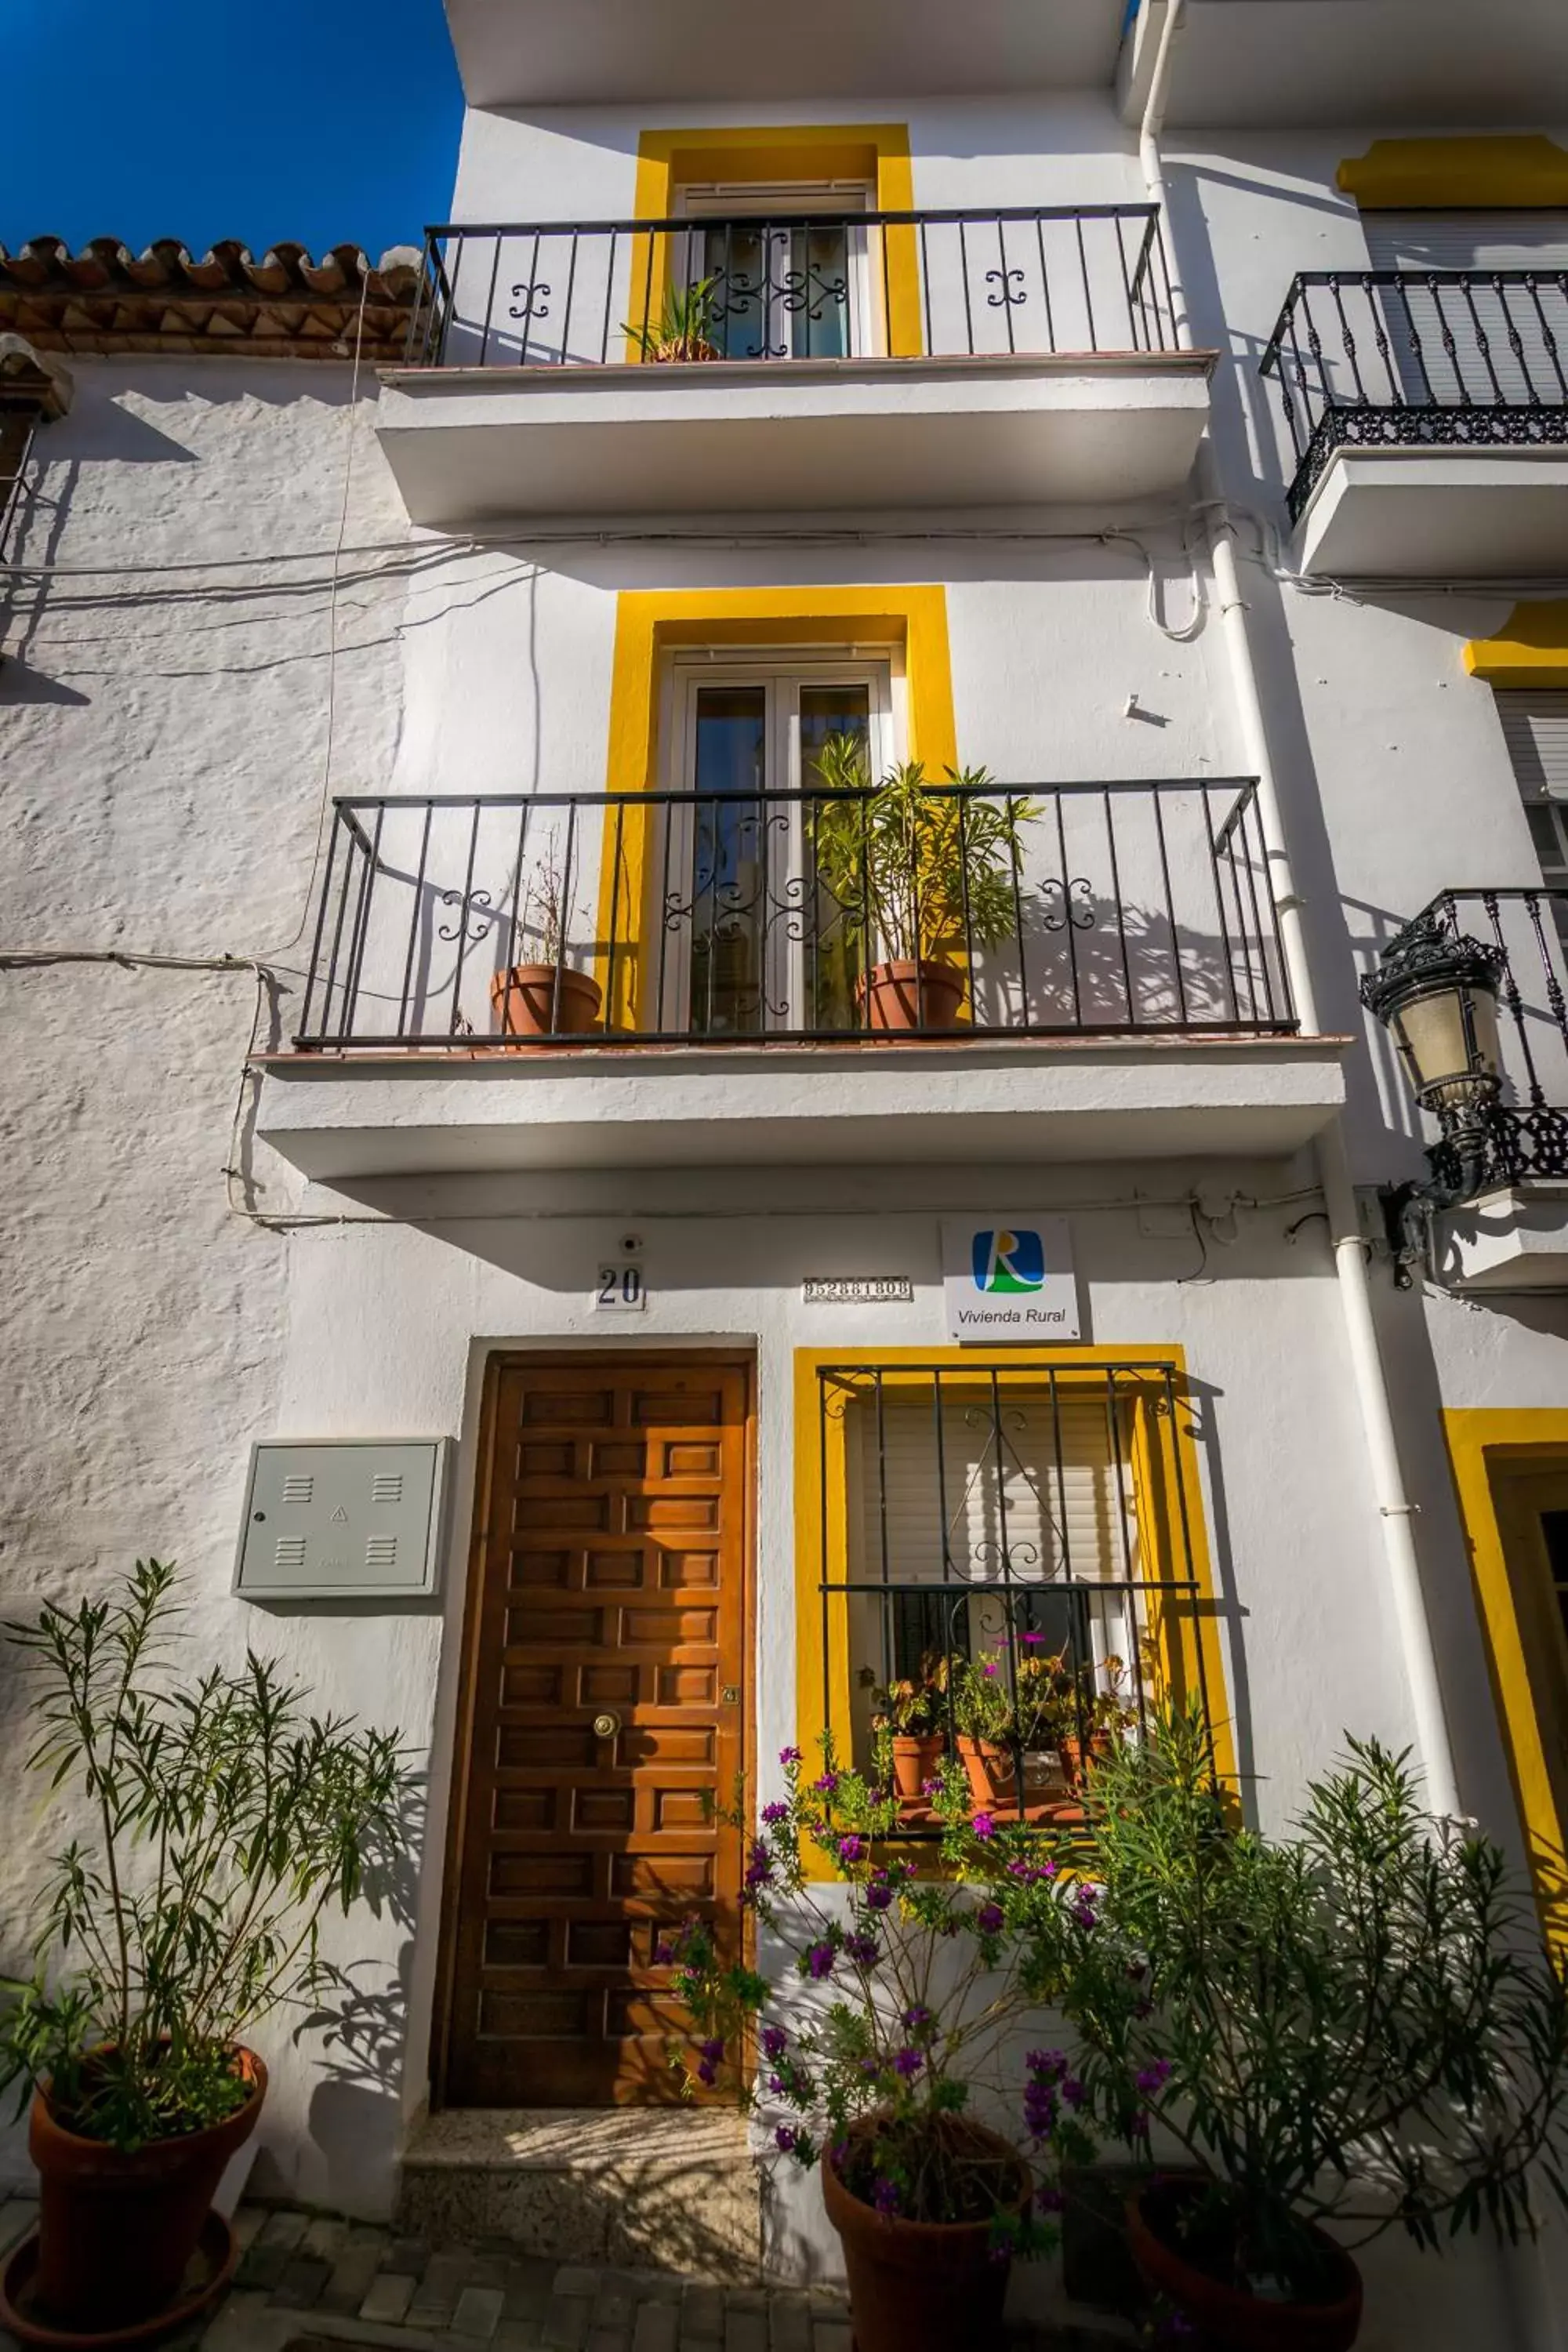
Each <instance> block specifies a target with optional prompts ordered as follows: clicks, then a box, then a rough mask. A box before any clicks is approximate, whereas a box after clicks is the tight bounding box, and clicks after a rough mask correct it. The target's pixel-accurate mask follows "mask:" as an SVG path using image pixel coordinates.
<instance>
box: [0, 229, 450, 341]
mask: <svg viewBox="0 0 1568 2352" xmlns="http://www.w3.org/2000/svg"><path fill="white" fill-rule="evenodd" d="M419 267H420V264H419V254H418V250H417V248H416V247H412V246H395V247H394V248H393V249H392V251H391V252H390V253H385V254H384V255H383V256H382V257H381V259H380V261H378V262H376V263H375V264H374V265H373V264H372V263H371V262H370V260H369V259H368V258H367V257H366V256H365V255H364V254H363V253H362V252H361V251H360V249H359V247H357V246H353V245H336V246H332V247H331V248H330V249H329V250H328V251H327V252H325V253H323V254H321V256H320V257H319V258H317V259H312V258H311V257H310V253H309V252H308V251H307V250H306V248H305V247H303V246H302V245H275V246H271V247H268V250H267V252H266V253H264V254H262V255H261V256H260V257H257V256H255V255H253V254H252V253H251V252H250V251H249V249H248V248H247V247H245V246H243V245H240V244H237V243H236V242H234V241H233V240H232V239H225V240H224V241H223V242H222V243H220V244H218V245H215V246H214V247H213V248H212V250H211V252H210V253H205V254H202V255H200V256H197V255H195V254H192V253H191V252H189V251H188V250H187V248H186V247H184V246H183V245H181V244H180V242H179V241H178V239H177V238H175V237H159V238H157V239H156V240H155V241H154V242H153V244H152V245H150V246H149V247H147V249H146V251H145V252H144V253H141V254H135V253H132V251H131V250H130V248H129V247H127V246H123V245H121V243H120V242H119V240H118V239H117V238H115V237H111V236H95V237H92V238H90V239H89V242H88V243H87V244H86V245H85V246H84V247H82V249H81V251H80V252H79V253H72V251H71V249H70V247H68V245H67V244H66V243H65V242H64V240H63V239H62V238H60V237H58V236H36V237H33V238H31V239H30V240H29V242H28V243H27V244H26V245H24V246H22V247H20V248H19V249H18V250H17V251H16V252H15V253H8V252H7V251H6V249H5V247H4V246H0V333H5V332H14V333H16V334H21V335H25V336H26V338H27V340H28V341H30V342H32V343H34V344H36V345H37V348H38V350H40V351H48V352H158V351H182V352H199V351H201V350H203V349H204V348H206V349H210V350H214V351H221V352H224V354H225V355H226V356H227V357H232V356H233V355H234V354H235V353H236V352H237V351H239V350H240V349H242V348H243V349H244V350H246V351H248V352H253V353H254V354H255V355H256V356H257V357H258V358H268V359H331V358H334V357H337V356H340V355H341V350H342V346H343V345H344V344H347V345H348V346H349V347H350V348H351V349H352V347H353V336H354V330H355V325H356V322H357V320H358V319H359V315H360V305H361V301H362V299H363V305H364V327H363V347H362V356H363V358H364V359H365V360H366V361H386V360H398V359H401V358H402V357H403V353H404V347H405V339H406V336H407V333H408V322H409V317H410V314H411V311H412V310H413V305H414V298H415V292H416V287H417V285H418V280H419Z"/></svg>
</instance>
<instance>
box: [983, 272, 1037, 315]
mask: <svg viewBox="0 0 1568 2352" xmlns="http://www.w3.org/2000/svg"><path fill="white" fill-rule="evenodd" d="M1015 278H1016V280H1017V289H1018V290H1017V292H1016V293H1015V292H1014V290H1013V281H1014V280H1015ZM985 283H986V284H987V286H994V287H995V288H996V289H997V290H996V292H995V293H994V294H987V296H986V297H985V300H986V303H987V305H988V307H989V308H990V309H991V310H1000V309H1001V308H1002V307H1003V306H1004V304H1012V305H1015V306H1016V304H1018V303H1020V302H1026V301H1027V300H1028V299H1029V298H1028V296H1027V294H1026V292H1025V291H1024V273H1023V271H1022V270H1021V269H988V270H987V271H986V273H985Z"/></svg>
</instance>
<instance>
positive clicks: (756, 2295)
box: [0, 2197, 1126, 2352]
mask: <svg viewBox="0 0 1568 2352" xmlns="http://www.w3.org/2000/svg"><path fill="white" fill-rule="evenodd" d="M36 2220H37V2206H36V2205H35V2204H33V2203H32V2202H31V2201H29V2200H26V2199H24V2198H20V2197H13V2198H11V2199H10V2200H8V2201H5V2202H4V2203H0V2258H3V2257H4V2256H5V2254H6V2253H8V2252H9V2250H10V2248H11V2247H12V2246H14V2245H15V2244H16V2242H18V2241H19V2240H20V2239H21V2238H22V2237H23V2236H24V2235H25V2234H26V2231H28V2230H29V2229H31V2227H32V2226H33V2223H34V2221H36ZM235 2235H236V2237H237V2239H238V2240H239V2242H240V2244H241V2247H242V2248H243V2252H242V2254H241V2257H240V2263H239V2268H238V2270H237V2273H236V2276H235V2283H234V2285H233V2286H232V2288H231V2289H230V2290H229V2292H228V2294H226V2296H225V2297H224V2299H223V2301H222V2302H221V2303H220V2304H218V2305H216V2306H215V2307H214V2309H213V2310H211V2311H209V2312H206V2313H205V2314H204V2315H203V2316H202V2317H201V2319H200V2320H198V2321H195V2322H193V2323H192V2325H191V2326H188V2327H186V2328H184V2329H181V2330H180V2331H179V2332H178V2333H176V2334H174V2335H173V2336H165V2337H164V2338H163V2340H162V2352H196V2347H200V2352H285V2347H286V2346H288V2345H289V2344H291V2343H295V2342H298V2341H300V2339H303V2340H305V2341H306V2342H308V2343H311V2344H313V2345H315V2346H318V2347H321V2352H338V2347H340V2346H341V2347H345V2352H346V2347H348V2346H350V2345H358V2346H362V2347H366V2346H384V2347H388V2352H852V2345H851V2338H850V2330H849V2312H848V2306H847V2303H846V2302H845V2299H844V2297H843V2296H842V2295H841V2294H836V2293H834V2292H833V2291H832V2290H830V2289H827V2288H823V2287H813V2288H811V2289H809V2290H805V2289H801V2288H795V2287H777V2286H763V2285H757V2284H751V2285H741V2284H737V2285H733V2286H730V2285H716V2284H712V2283H711V2282H709V2281H699V2280H696V2279H682V2278H677V2277H675V2276H673V2275H671V2274H670V2273H667V2272H663V2271H621V2270H608V2269H603V2270H595V2269H585V2268H584V2267H582V2266H581V2265H579V2264H574V2263H565V2264H563V2263H556V2262H552V2261H549V2260H542V2259H535V2258H533V2257H531V2256H528V2255H525V2254H520V2253H519V2252H517V2250H516V2248H515V2247H514V2246H512V2245H510V2243H508V2242H505V2241H491V2242H480V2243H479V2244H477V2245H472V2246H467V2245H466V2246H433V2245H430V2244H428V2243H427V2242H426V2241H425V2240H424V2239H421V2238H405V2237H400V2236H399V2235H398V2234H397V2233H396V2231H394V2230H386V2229H378V2228H375V2227H374V2226H373V2225H372V2224H369V2223H364V2222H358V2221H333V2220H331V2219H328V2218H327V2217H325V2216H322V2215H319V2214H318V2215H311V2214H309V2213H300V2212H294V2211H290V2210H288V2209H286V2208H278V2209H273V2208H268V2207H266V2206H261V2205H242V2206H241V2208H240V2210H239V2211H238V2213H237V2215H236V2217H235ZM1111 2340H1112V2339H1110V2338H1108V2337H1107V2336H1104V2335H1102V2334H1101V2333H1100V2331H1099V2330H1098V2329H1096V2330H1094V2331H1093V2332H1092V2333H1091V2332H1087V2331H1086V2332H1083V2333H1080V2332H1079V2330H1078V2329H1076V2328H1071V2329H1068V2330H1066V2331H1063V2332H1060V2333H1058V2332H1055V2331H1053V2332H1052V2333H1050V2334H1049V2335H1048V2336H1037V2335H1036V2334H1035V2332H1034V2331H1033V2330H1031V2329H1022V2330H1019V2331H1017V2332H1016V2334H1015V2335H1014V2337H1013V2341H1014V2343H1015V2345H1016V2347H1019V2352H1026V2347H1042V2352H1044V2347H1047V2346H1048V2347H1050V2352H1077V2348H1078V2347H1082V2352H1091V2347H1093V2348H1094V2352H1101V2348H1102V2347H1106V2346H1107V2345H1108V2343H1109V2342H1110V2341H1111ZM1121 2341H1123V2342H1125V2341H1126V2338H1125V2337H1124V2336H1123V2337H1122V2338H1121ZM0 2352H20V2347H17V2346H16V2343H15V2340H14V2338H12V2337H11V2336H7V2335H5V2332H4V2330H0ZM954 2352H962V2347H954Z"/></svg>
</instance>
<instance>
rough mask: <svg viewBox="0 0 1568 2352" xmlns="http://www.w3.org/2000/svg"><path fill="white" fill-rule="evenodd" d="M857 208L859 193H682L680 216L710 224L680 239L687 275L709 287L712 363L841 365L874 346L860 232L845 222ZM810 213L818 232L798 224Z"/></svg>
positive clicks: (862, 198) (818, 189)
mask: <svg viewBox="0 0 1568 2352" xmlns="http://www.w3.org/2000/svg"><path fill="white" fill-rule="evenodd" d="M865 204H866V191H865V189H864V188H862V187H852V188H842V187H840V188H834V187H824V186H811V187H782V188H776V189H767V190H758V189H755V188H747V189H746V190H744V191H743V192H742V193H739V194H737V193H736V192H734V191H730V192H726V191H725V190H723V189H722V188H714V189H706V188H704V189H688V190H687V192H686V209H687V212H688V213H689V214H691V215H696V216H697V217H698V218H699V219H701V218H703V217H704V216H705V215H713V217H712V218H711V219H710V220H709V221H708V225H707V226H705V227H703V228H701V229H700V230H694V231H693V232H692V233H691V234H690V236H689V237H688V239H687V246H688V254H687V272H688V280H689V283H693V284H694V283H697V282H698V281H705V282H706V283H707V284H708V286H709V289H710V312H709V318H710V325H709V330H708V332H709V340H710V342H711V343H712V344H713V347H714V349H715V350H716V352H718V354H719V356H720V358H721V359H726V360H754V359H775V360H782V359H796V360H801V359H814V360H815V359H847V358H851V357H855V356H860V355H864V354H865V353H866V352H868V351H871V350H873V349H874V348H875V347H876V341H877V338H876V337H875V334H874V330H873V324H872V317H871V306H870V299H869V273H868V268H867V240H868V232H867V230H865V229H864V228H858V227H857V226H855V224H854V221H853V217H852V216H853V215H854V214H856V213H857V212H861V211H863V210H864V209H865ZM770 213H771V214H773V215H778V218H777V220H774V219H772V218H770V217H769V215H770ZM814 213H821V214H822V215H823V219H822V222H821V226H817V225H816V223H815V222H813V221H810V220H805V221H804V222H803V219H802V215H810V214H814ZM847 216H849V217H847Z"/></svg>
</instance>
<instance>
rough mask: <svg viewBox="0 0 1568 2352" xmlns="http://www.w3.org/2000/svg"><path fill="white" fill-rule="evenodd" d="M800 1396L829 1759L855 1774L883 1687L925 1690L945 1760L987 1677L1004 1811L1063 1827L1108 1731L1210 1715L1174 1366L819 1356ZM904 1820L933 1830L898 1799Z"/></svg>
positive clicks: (1191, 1497) (1208, 1625)
mask: <svg viewBox="0 0 1568 2352" xmlns="http://www.w3.org/2000/svg"><path fill="white" fill-rule="evenodd" d="M815 1403H816V1442H817V1445H818V1448H819V1464H820V1466H819V1475H818V1510H819V1517H820V1529H819V1549H818V1555H817V1556H818V1559H819V1563H820V1574H819V1581H818V1585H817V1595H816V1597H817V1601H818V1604H819V1610H820V1622H819V1629H818V1634H819V1642H820V1650H821V1674H822V1690H821V1700H820V1704H821V1707H822V1720H823V1722H824V1724H825V1725H826V1727H827V1728H828V1729H830V1730H831V1732H832V1733H833V1735H834V1738H835V1741H836V1743H837V1751H838V1754H839V1756H840V1758H841V1759H843V1760H845V1761H849V1762H853V1763H854V1764H856V1765H857V1766H859V1767H861V1768H866V1767H868V1766H869V1765H870V1763H871V1762H872V1760H873V1757H874V1754H875V1752H876V1743H877V1722H878V1718H879V1715H882V1716H885V1713H886V1706H887V1702H886V1698H885V1696H884V1695H885V1694H886V1692H887V1691H888V1690H889V1686H892V1685H910V1684H912V1685H915V1686H916V1687H917V1689H919V1690H921V1692H922V1693H925V1694H928V1695H929V1698H928V1704H929V1708H930V1714H931V1718H932V1728H931V1732H930V1733H929V1734H928V1737H929V1738H936V1739H937V1740H938V1741H939V1743H940V1748H939V1750H938V1751H933V1752H937V1753H938V1754H939V1756H940V1754H949V1755H951V1754H954V1753H957V1752H958V1750H959V1748H960V1745H961V1740H960V1735H961V1732H962V1731H963V1722H964V1714H965V1708H964V1703H963V1694H964V1692H965V1691H966V1690H968V1691H969V1692H970V1693H971V1694H973V1690H974V1688H975V1686H976V1685H975V1678H976V1677H977V1676H979V1675H988V1676H989V1677H990V1678H991V1682H992V1684H993V1686H994V1693H995V1694H996V1696H997V1704H998V1707H999V1709H1000V1711H1001V1712H1002V1714H1003V1715H1004V1716H1005V1717H1006V1718H1007V1719H1006V1722H1005V1728H1004V1729H1003V1731H1002V1733H1001V1736H1000V1739H999V1741H998V1742H997V1743H996V1744H997V1745H998V1746H999V1747H1000V1748H1005V1750H1006V1751H1007V1760H1006V1761H1005V1763H999V1764H998V1767H997V1770H998V1772H999V1783H998V1785H999V1787H1000V1790H1001V1793H1002V1795H1003V1798H1004V1808H1005V1810H1010V1811H1013V1812H1015V1813H1016V1814H1018V1813H1021V1814H1022V1815H1023V1816H1024V1817H1026V1818H1028V1819H1033V1820H1044V1819H1047V1818H1061V1817H1063V1816H1064V1815H1065V1814H1068V1813H1070V1812H1071V1811H1073V1810H1076V1808H1077V1806H1078V1804H1079V1790H1080V1787H1081V1780H1080V1773H1081V1763H1080V1761H1079V1759H1081V1756H1082V1755H1084V1754H1089V1753H1092V1751H1093V1748H1094V1747H1095V1746H1096V1745H1097V1744H1102V1743H1103V1740H1104V1738H1107V1737H1110V1736H1112V1735H1111V1734H1110V1731H1109V1729H1108V1726H1110V1725H1112V1724H1114V1725H1116V1726H1117V1727H1119V1729H1120V1733H1121V1736H1122V1737H1126V1738H1140V1737H1142V1735H1143V1734H1144V1732H1145V1731H1146V1730H1147V1727H1148V1726H1149V1723H1150V1721H1151V1718H1152V1716H1153V1714H1154V1713H1155V1711H1156V1710H1157V1709H1159V1708H1161V1707H1163V1706H1169V1705H1172V1704H1190V1703H1192V1702H1193V1701H1194V1700H1195V1701H1196V1702H1197V1703H1198V1704H1199V1705H1200V1706H1202V1707H1203V1709H1204V1712H1205V1717H1209V1719H1210V1720H1211V1721H1212V1720H1213V1717H1212V1714H1211V1684H1212V1683H1213V1681H1214V1679H1215V1669H1214V1662H1213V1660H1212V1658H1205V1636H1206V1640H1207V1643H1212V1639H1213V1632H1214V1628H1213V1622H1212V1614H1211V1612H1210V1610H1209V1606H1208V1602H1207V1600H1206V1596H1205V1590H1204V1584H1203V1579H1202V1576H1201V1574H1200V1569H1199V1562H1198V1552H1199V1549H1200V1548H1201V1540H1202V1538H1201V1519H1200V1517H1199V1515H1200V1514H1201V1502H1200V1498H1199V1496H1198V1495H1197V1493H1196V1491H1195V1485H1194V1475H1193V1470H1192V1465H1191V1460H1190V1458H1188V1459H1184V1455H1185V1456H1189V1457H1190V1450H1191V1429H1190V1407H1189V1404H1188V1401H1187V1397H1186V1391H1185V1383H1184V1375H1183V1373H1182V1371H1181V1369H1180V1367H1179V1365H1178V1364H1177V1363H1176V1362H1175V1361H1174V1360H1170V1361H1166V1360H1137V1361H1132V1362H1122V1361H1111V1360H1082V1361H1079V1360H1075V1361H1073V1362H1072V1363H1070V1364H1055V1365H1046V1366H1042V1365H1037V1364H1035V1365H1031V1364H1026V1363H1022V1364H1021V1363H1019V1362H1017V1361H1016V1360H1006V1359H1005V1358H1004V1359H999V1360H995V1361H971V1360H965V1361H963V1363H952V1362H949V1363H935V1362H932V1363H926V1364H920V1363H910V1362H906V1361H903V1360H898V1361H891V1360H889V1361H887V1362H882V1363H878V1362H850V1363H826V1362H823V1363H819V1364H818V1365H817V1368H816V1399H815ZM1047 1668H1048V1669H1049V1672H1048V1674H1047ZM1064 1738H1067V1739H1068V1741H1069V1742H1070V1743H1075V1746H1074V1747H1072V1748H1069V1750H1068V1755H1064V1752H1063V1741H1064ZM1069 1757H1070V1758H1071V1759H1072V1760H1070V1761H1069ZM905 1818H906V1821H907V1822H908V1823H909V1827H910V1832H911V1833H912V1834H918V1833H920V1832H922V1831H926V1832H929V1831H930V1830H931V1826H932V1824H931V1819H930V1808H929V1805H926V1804H923V1803H922V1802H921V1801H920V1800H919V1799H918V1798H916V1797H915V1796H913V1795H912V1794H910V1795H909V1796H908V1798H907V1801H906V1803H905Z"/></svg>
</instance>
